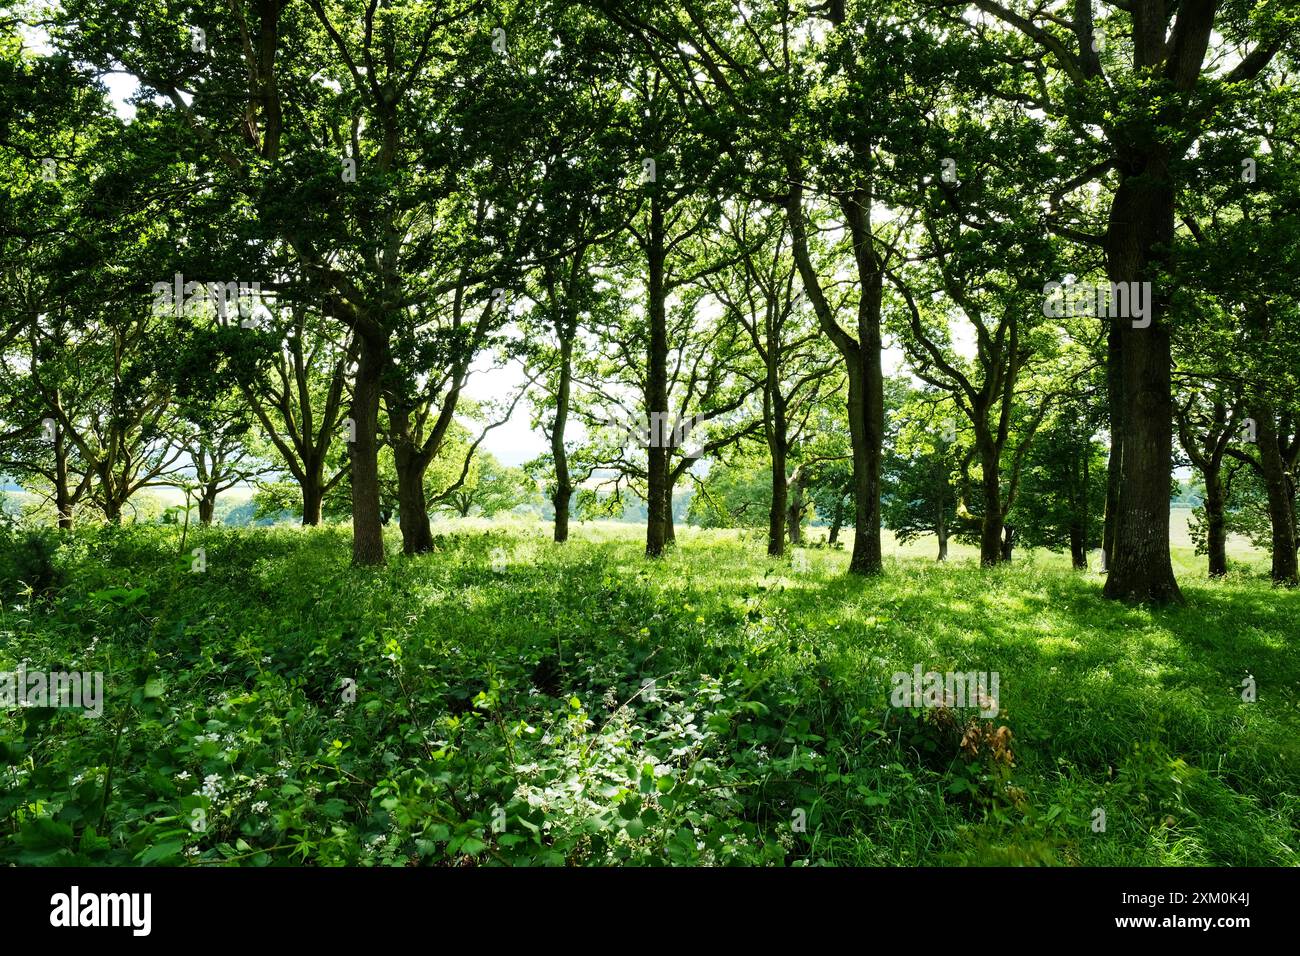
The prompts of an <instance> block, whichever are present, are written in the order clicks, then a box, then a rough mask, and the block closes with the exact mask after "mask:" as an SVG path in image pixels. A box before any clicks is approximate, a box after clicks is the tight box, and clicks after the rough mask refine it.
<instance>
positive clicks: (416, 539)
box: [394, 455, 433, 555]
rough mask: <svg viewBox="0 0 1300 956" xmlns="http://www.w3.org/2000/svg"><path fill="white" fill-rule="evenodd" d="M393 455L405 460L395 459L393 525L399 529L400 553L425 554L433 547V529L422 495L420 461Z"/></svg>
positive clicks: (406, 456)
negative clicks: (395, 508) (394, 520)
mask: <svg viewBox="0 0 1300 956" xmlns="http://www.w3.org/2000/svg"><path fill="white" fill-rule="evenodd" d="M394 458H395V459H399V458H400V459H405V460H404V461H398V462H397V525H398V527H399V528H401V531H402V553H403V554H405V555H413V554H427V553H428V552H430V551H432V550H433V532H432V531H431V530H430V528H429V503H428V499H427V498H426V497H425V494H424V473H425V466H424V463H423V462H422V461H421V460H420V458H419V457H418V456H415V455H402V456H397V455H394Z"/></svg>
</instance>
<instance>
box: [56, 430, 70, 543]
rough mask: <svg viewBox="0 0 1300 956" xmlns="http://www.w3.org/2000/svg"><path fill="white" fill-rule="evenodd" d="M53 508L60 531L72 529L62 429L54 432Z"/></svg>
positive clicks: (66, 455)
mask: <svg viewBox="0 0 1300 956" xmlns="http://www.w3.org/2000/svg"><path fill="white" fill-rule="evenodd" d="M54 509H55V513H56V514H57V515H58V525H59V530H60V531H69V530H71V529H72V495H71V494H69V492H68V450H67V447H66V446H65V445H64V443H63V430H62V429H57V430H56V431H55V433H54Z"/></svg>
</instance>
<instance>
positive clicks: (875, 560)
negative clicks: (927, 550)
mask: <svg viewBox="0 0 1300 956" xmlns="http://www.w3.org/2000/svg"><path fill="white" fill-rule="evenodd" d="M876 331H877V333H879V327H877V329H876ZM849 371H850V374H849V400H848V411H849V441H850V445H851V451H852V454H853V505H854V508H855V509H856V512H855V513H856V517H855V519H854V523H853V528H854V531H853V554H852V556H851V557H850V558H849V573H850V574H880V573H881V571H882V570H883V569H884V562H883V560H882V557H881V550H880V457H881V453H880V446H881V440H882V436H883V435H884V431H885V398H884V384H883V382H884V378H883V376H882V375H881V372H880V349H879V339H878V338H877V342H876V347H874V348H868V347H866V346H864V347H863V348H861V349H860V350H859V354H858V355H857V356H855V358H854V361H853V362H851V363H850V365H849Z"/></svg>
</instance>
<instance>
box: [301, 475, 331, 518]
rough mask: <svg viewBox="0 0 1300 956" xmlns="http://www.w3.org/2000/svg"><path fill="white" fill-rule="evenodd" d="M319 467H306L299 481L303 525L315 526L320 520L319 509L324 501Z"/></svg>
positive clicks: (320, 509)
mask: <svg viewBox="0 0 1300 956" xmlns="http://www.w3.org/2000/svg"><path fill="white" fill-rule="evenodd" d="M323 484H324V482H323V481H322V480H321V471H320V469H319V468H315V469H310V468H309V469H308V470H307V471H306V472H304V478H303V480H302V481H301V482H300V483H299V488H300V489H301V491H302V523H303V526H304V527H316V526H317V525H319V524H320V522H321V511H322V509H323V507H324V503H325V491H324V489H323V487H322V485H323Z"/></svg>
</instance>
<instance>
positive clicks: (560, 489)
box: [551, 324, 573, 544]
mask: <svg viewBox="0 0 1300 956" xmlns="http://www.w3.org/2000/svg"><path fill="white" fill-rule="evenodd" d="M557 329H558V330H559V332H560V380H559V383H558V387H557V388H556V390H555V424H554V426H553V427H552V429H551V457H552V458H553V459H554V461H555V486H554V487H553V488H552V489H551V506H552V507H553V508H554V509H555V531H554V539H555V541H556V542H557V543H560V544H562V543H564V542H565V541H568V540H569V499H570V498H571V497H572V496H573V480H572V478H570V476H569V452H568V449H566V448H565V447H564V429H565V427H566V425H567V424H568V421H569V398H570V394H571V392H572V385H573V334H572V332H570V331H569V330H568V329H567V328H565V327H564V326H563V325H562V324H557Z"/></svg>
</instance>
